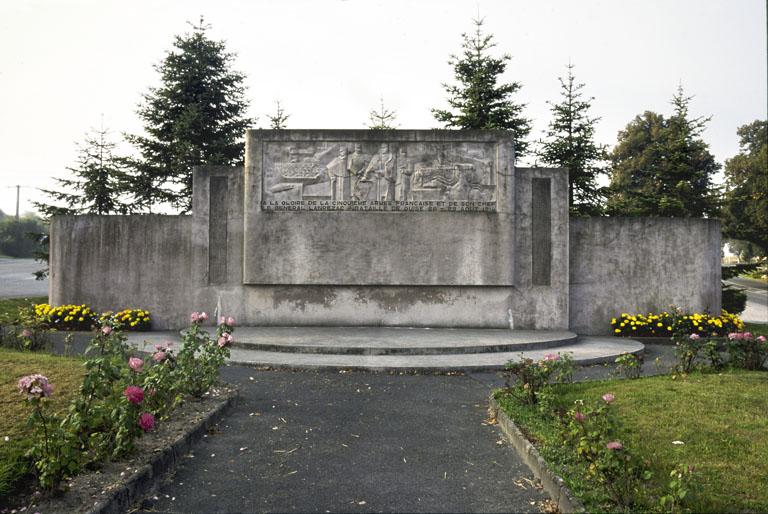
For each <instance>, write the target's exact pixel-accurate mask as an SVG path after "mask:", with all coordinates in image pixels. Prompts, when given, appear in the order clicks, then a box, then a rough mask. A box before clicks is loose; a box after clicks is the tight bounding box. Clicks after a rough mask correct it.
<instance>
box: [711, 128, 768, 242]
mask: <svg viewBox="0 0 768 514" xmlns="http://www.w3.org/2000/svg"><path fill="white" fill-rule="evenodd" d="M736 133H737V134H738V135H739V138H740V141H739V146H740V150H739V153H738V154H736V155H735V156H734V157H733V158H731V159H728V160H727V161H726V162H725V195H724V202H723V203H724V205H723V212H722V218H723V233H724V234H725V235H726V237H731V238H734V239H740V240H742V241H746V242H749V243H752V244H753V245H756V246H757V247H758V248H756V249H753V250H752V253H754V254H755V255H762V256H764V255H766V252H768V121H760V120H756V121H753V122H752V123H750V124H748V125H743V126H741V127H739V129H738V130H737V131H736Z"/></svg>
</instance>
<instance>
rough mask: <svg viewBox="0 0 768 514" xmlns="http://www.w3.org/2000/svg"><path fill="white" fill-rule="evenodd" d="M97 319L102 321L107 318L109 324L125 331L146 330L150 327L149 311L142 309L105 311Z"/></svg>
mask: <svg viewBox="0 0 768 514" xmlns="http://www.w3.org/2000/svg"><path fill="white" fill-rule="evenodd" d="M99 320H100V321H101V322H102V323H104V322H105V321H107V320H109V322H110V324H111V325H114V326H116V327H119V328H120V329H121V330H124V331H127V332H146V331H148V330H149V329H150V328H151V327H152V319H151V318H150V317H149V311H146V310H142V309H123V310H122V311H120V312H112V311H107V312H105V313H103V314H102V315H101V316H100V317H99Z"/></svg>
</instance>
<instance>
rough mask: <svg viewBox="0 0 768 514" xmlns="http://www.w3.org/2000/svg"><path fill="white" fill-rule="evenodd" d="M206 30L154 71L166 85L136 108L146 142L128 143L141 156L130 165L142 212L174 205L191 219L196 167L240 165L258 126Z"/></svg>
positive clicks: (196, 29)
mask: <svg viewBox="0 0 768 514" xmlns="http://www.w3.org/2000/svg"><path fill="white" fill-rule="evenodd" d="M208 28H209V26H206V25H205V24H204V21H203V18H202V17H201V18H200V24H199V25H194V26H193V30H192V32H191V33H187V34H184V35H183V36H176V39H175V41H174V43H173V46H174V49H173V50H171V51H170V52H168V53H167V55H166V56H165V59H163V61H162V62H161V63H160V64H159V65H156V66H155V70H156V71H157V72H158V73H159V74H160V76H161V79H162V85H161V86H160V87H158V88H151V89H150V90H149V92H148V93H147V94H145V95H144V101H143V103H142V104H141V105H140V106H139V109H138V115H139V117H140V118H141V119H142V121H143V122H144V130H145V132H146V136H140V135H128V136H126V137H127V139H128V141H130V142H131V143H132V144H133V145H134V146H135V147H136V148H137V149H138V151H139V153H140V154H141V158H140V159H137V160H134V161H132V163H131V164H132V168H133V169H134V181H133V184H134V186H133V188H132V193H133V195H134V199H135V201H136V204H137V205H138V206H140V207H141V208H144V209H151V208H152V205H153V204H156V203H158V202H169V203H170V204H171V205H172V206H174V207H175V208H177V209H179V210H180V211H181V212H189V210H190V209H191V201H192V167H193V166H197V165H205V164H219V165H237V164H240V163H242V160H243V149H244V143H243V135H244V133H245V129H246V128H248V127H249V126H250V125H251V124H252V120H251V119H249V118H247V117H246V115H245V114H246V110H247V109H248V101H247V100H246V99H245V87H244V85H243V81H244V80H245V76H244V75H243V74H241V73H238V72H235V71H232V70H231V69H230V67H231V64H232V62H233V60H234V58H235V56H234V54H232V53H229V52H227V51H226V50H225V45H224V42H223V41H213V40H211V39H209V38H208V35H207V34H206V30H208Z"/></svg>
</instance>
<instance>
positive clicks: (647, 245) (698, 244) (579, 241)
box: [570, 218, 720, 334]
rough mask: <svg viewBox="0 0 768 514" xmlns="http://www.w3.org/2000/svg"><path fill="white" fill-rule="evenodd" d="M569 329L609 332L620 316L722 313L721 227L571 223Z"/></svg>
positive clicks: (691, 222) (664, 221) (669, 222)
mask: <svg viewBox="0 0 768 514" xmlns="http://www.w3.org/2000/svg"><path fill="white" fill-rule="evenodd" d="M570 261H571V263H570V282H571V285H570V329H571V330H573V331H574V332H577V333H579V334H608V333H610V321H611V318H612V317H616V316H618V315H620V314H621V313H622V312H627V313H638V312H650V311H654V312H659V311H664V310H667V309H669V307H670V305H675V306H677V307H680V308H682V309H684V310H688V311H696V312H704V311H706V312H710V313H719V312H720V222H719V221H717V220H705V219H684V218H573V219H571V223H570Z"/></svg>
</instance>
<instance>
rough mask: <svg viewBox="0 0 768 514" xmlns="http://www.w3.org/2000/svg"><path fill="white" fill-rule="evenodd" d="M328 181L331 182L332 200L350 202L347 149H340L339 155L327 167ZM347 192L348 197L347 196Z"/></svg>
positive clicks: (343, 147) (342, 147)
mask: <svg viewBox="0 0 768 514" xmlns="http://www.w3.org/2000/svg"><path fill="white" fill-rule="evenodd" d="M325 168H326V173H327V174H328V180H329V181H330V182H331V200H334V201H335V200H349V169H348V167H347V148H346V147H345V146H341V147H339V155H338V156H337V157H334V158H333V160H332V161H331V162H329V163H328V164H327V165H326V167H325ZM345 190H346V196H345Z"/></svg>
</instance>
